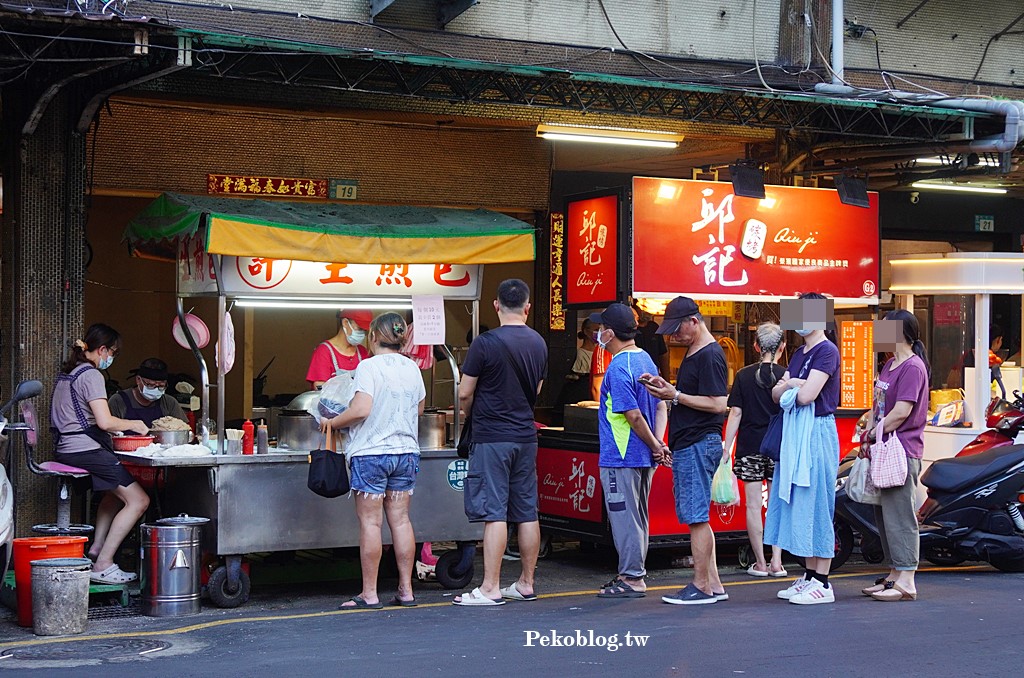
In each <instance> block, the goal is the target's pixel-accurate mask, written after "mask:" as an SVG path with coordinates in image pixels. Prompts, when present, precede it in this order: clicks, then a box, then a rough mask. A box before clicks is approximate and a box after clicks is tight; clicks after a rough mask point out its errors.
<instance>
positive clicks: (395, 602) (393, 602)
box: [388, 596, 419, 607]
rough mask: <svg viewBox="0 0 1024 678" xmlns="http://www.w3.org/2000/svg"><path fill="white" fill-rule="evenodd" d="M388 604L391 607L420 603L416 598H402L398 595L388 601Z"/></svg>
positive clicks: (410, 605)
mask: <svg viewBox="0 0 1024 678" xmlns="http://www.w3.org/2000/svg"><path fill="white" fill-rule="evenodd" d="M388 605H390V606H391V607H416V606H417V605H419V603H417V602H416V599H415V598H413V599H411V600H402V599H401V598H399V597H398V596H395V597H394V598H392V599H391V602H390V603H388Z"/></svg>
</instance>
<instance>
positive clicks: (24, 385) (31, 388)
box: [14, 379, 43, 400]
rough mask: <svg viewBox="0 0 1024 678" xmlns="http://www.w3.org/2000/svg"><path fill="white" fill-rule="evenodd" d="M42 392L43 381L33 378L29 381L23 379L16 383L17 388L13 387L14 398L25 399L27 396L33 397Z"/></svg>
mask: <svg viewBox="0 0 1024 678" xmlns="http://www.w3.org/2000/svg"><path fill="white" fill-rule="evenodd" d="M42 392H43V382H41V381H38V380H36V379H33V380H31V381H23V382H21V383H20V384H18V386H17V388H15V389H14V400H27V399H28V398H35V397H36V396H37V395H39V394H40V393H42Z"/></svg>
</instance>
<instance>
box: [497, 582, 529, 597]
mask: <svg viewBox="0 0 1024 678" xmlns="http://www.w3.org/2000/svg"><path fill="white" fill-rule="evenodd" d="M518 583H519V582H512V583H511V584H509V585H508V586H506V587H505V588H503V589H501V597H502V598H508V599H509V600H522V601H530V600H537V594H536V593H531V594H530V595H528V596H524V595H523V594H522V593H520V592H519V588H518V587H517V586H516V584H518Z"/></svg>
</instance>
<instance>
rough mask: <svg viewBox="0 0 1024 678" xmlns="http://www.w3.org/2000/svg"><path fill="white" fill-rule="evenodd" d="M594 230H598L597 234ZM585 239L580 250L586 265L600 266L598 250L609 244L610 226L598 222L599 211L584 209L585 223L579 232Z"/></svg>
mask: <svg viewBox="0 0 1024 678" xmlns="http://www.w3.org/2000/svg"><path fill="white" fill-rule="evenodd" d="M594 231H597V233H596V234H595V232H594ZM578 235H579V236H581V237H582V238H583V239H584V242H583V247H581V248H580V250H579V252H580V254H582V255H583V265H584V266H600V265H601V255H600V254H598V253H597V250H599V249H601V250H603V249H604V246H605V245H606V244H608V227H607V226H606V225H605V224H600V225H599V224H598V223H597V211H596V210H594V211H590V210H583V225H582V227H581V228H580V232H579V233H578Z"/></svg>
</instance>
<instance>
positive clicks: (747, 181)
mask: <svg viewBox="0 0 1024 678" xmlns="http://www.w3.org/2000/svg"><path fill="white" fill-rule="evenodd" d="M729 176H731V177H732V192H733V193H734V194H735V195H738V196H741V197H744V198H757V199H758V200H764V198H765V195H764V170H762V169H761V168H760V167H759V166H758V164H757V163H756V162H755V161H751V160H737V161H736V164H734V165H729Z"/></svg>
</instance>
